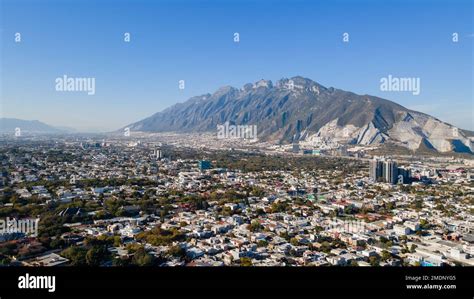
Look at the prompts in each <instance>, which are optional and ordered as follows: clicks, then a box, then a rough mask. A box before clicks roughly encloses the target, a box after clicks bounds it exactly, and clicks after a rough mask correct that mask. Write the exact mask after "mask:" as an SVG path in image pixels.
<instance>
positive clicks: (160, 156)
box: [153, 148, 163, 160]
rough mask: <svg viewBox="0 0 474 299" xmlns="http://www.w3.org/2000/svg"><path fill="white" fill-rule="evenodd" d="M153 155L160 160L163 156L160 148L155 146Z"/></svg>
mask: <svg viewBox="0 0 474 299" xmlns="http://www.w3.org/2000/svg"><path fill="white" fill-rule="evenodd" d="M153 157H155V158H156V159H157V160H161V159H162V158H163V153H162V151H161V149H159V148H157V149H155V150H154V151H153Z"/></svg>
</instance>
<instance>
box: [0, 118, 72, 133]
mask: <svg viewBox="0 0 474 299" xmlns="http://www.w3.org/2000/svg"><path fill="white" fill-rule="evenodd" d="M16 128H19V129H20V130H21V131H20V132H24V133H40V134H58V133H65V132H70V131H71V130H72V129H66V128H57V127H53V126H50V125H48V124H45V123H43V122H41V121H39V120H23V119H17V118H0V133H5V134H9V133H11V134H14V133H15V130H16Z"/></svg>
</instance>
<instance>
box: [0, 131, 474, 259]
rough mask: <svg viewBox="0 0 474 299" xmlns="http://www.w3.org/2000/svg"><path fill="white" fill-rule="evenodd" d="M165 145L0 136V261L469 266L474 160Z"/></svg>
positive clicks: (185, 142)
mask: <svg viewBox="0 0 474 299" xmlns="http://www.w3.org/2000/svg"><path fill="white" fill-rule="evenodd" d="M162 137H163V136H162ZM165 137H166V138H164V137H163V138H162V139H163V140H161V141H156V136H153V137H146V136H141V137H140V136H138V137H134V138H132V137H129V138H126V137H123V136H122V137H120V136H116V137H107V138H102V137H101V138H99V137H94V136H47V137H41V136H26V137H17V138H13V137H5V138H3V140H2V145H1V146H0V156H1V165H0V167H1V168H0V170H1V176H0V219H2V220H3V222H2V223H7V224H8V223H9V221H11V219H17V220H18V221H20V220H22V219H39V223H38V231H37V234H31V233H28V232H23V231H21V230H12V229H8V227H6V226H8V225H3V229H2V230H0V264H1V265H4V266H7V265H11V266H15V265H26V266H71V265H72V266H75V265H91V266H133V265H136V266H326V265H328V266H330V265H337V266H474V234H473V224H472V223H473V212H474V207H473V205H474V160H473V159H472V157H466V156H417V157H413V156H409V155H405V156H403V155H394V154H392V153H390V152H386V153H382V154H381V153H378V154H377V155H376V154H373V153H371V152H370V151H369V150H367V148H357V147H355V148H351V149H347V148H343V147H335V148H323V147H319V148H305V147H304V146H300V145H269V144H253V143H248V144H247V143H246V142H237V145H236V144H232V145H230V144H225V143H226V142H229V141H228V140H224V139H223V140H219V141H216V142H222V143H224V144H218V145H216V146H214V147H213V146H210V145H209V146H205V145H203V144H205V143H206V140H204V139H205V138H206V137H205V136H201V137H199V138H198V137H193V136H191V135H189V136H184V137H179V136H177V135H176V136H174V135H173V136H171V135H170V136H165ZM209 140H210V139H209ZM209 140H207V141H209ZM7 218H8V219H9V220H8V221H7ZM0 228H1V227H0Z"/></svg>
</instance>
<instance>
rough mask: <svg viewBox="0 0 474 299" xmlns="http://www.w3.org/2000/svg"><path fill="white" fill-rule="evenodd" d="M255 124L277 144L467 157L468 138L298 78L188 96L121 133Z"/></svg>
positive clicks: (383, 103)
mask: <svg viewBox="0 0 474 299" xmlns="http://www.w3.org/2000/svg"><path fill="white" fill-rule="evenodd" d="M225 122H229V123H230V124H234V125H257V126H258V139H259V140H261V141H271V142H277V143H294V142H310V141H312V140H320V139H326V140H335V141H338V142H342V143H349V144H360V145H376V144H382V143H385V142H387V141H390V142H394V143H395V144H398V145H402V146H404V147H406V148H409V149H411V150H417V149H419V148H420V147H423V148H430V149H433V150H436V151H438V152H450V151H454V152H470V153H472V152H474V143H473V141H472V139H471V137H472V136H474V134H473V132H471V131H467V130H462V129H459V128H456V127H455V126H452V125H450V124H448V123H445V122H443V121H441V120H439V119H437V118H435V117H432V116H430V115H427V114H425V113H421V112H417V111H413V110H410V109H407V108H405V107H403V106H401V105H399V104H396V103H394V102H392V101H389V100H386V99H382V98H379V97H375V96H370V95H358V94H355V93H353V92H349V91H344V90H340V89H336V88H333V87H330V88H326V87H324V86H322V85H320V84H318V83H316V82H314V81H312V80H310V79H307V78H303V77H300V76H297V77H293V78H290V79H287V78H284V79H281V80H279V81H277V82H276V83H275V84H273V83H272V82H271V81H269V80H260V81H258V82H255V83H248V84H245V85H244V86H243V87H242V88H240V89H237V88H234V87H231V86H225V87H222V88H220V89H218V90H217V91H216V92H214V93H213V94H204V95H201V96H196V97H192V98H190V99H189V100H187V101H185V102H183V103H178V104H175V105H173V106H171V107H169V108H167V109H165V110H163V111H161V112H157V113H155V114H153V115H152V116H150V117H148V118H146V119H143V120H141V121H138V122H135V123H133V124H130V125H129V126H127V127H128V128H130V130H131V131H142V132H183V133H190V132H216V126H217V125H220V124H224V123H225Z"/></svg>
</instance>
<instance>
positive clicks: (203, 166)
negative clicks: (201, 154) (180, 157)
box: [198, 160, 211, 171]
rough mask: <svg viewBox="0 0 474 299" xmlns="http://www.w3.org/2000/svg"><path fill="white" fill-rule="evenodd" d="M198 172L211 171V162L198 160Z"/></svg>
mask: <svg viewBox="0 0 474 299" xmlns="http://www.w3.org/2000/svg"><path fill="white" fill-rule="evenodd" d="M198 167H199V170H201V171H203V170H206V169H211V162H210V161H207V160H200V161H199V162H198Z"/></svg>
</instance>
